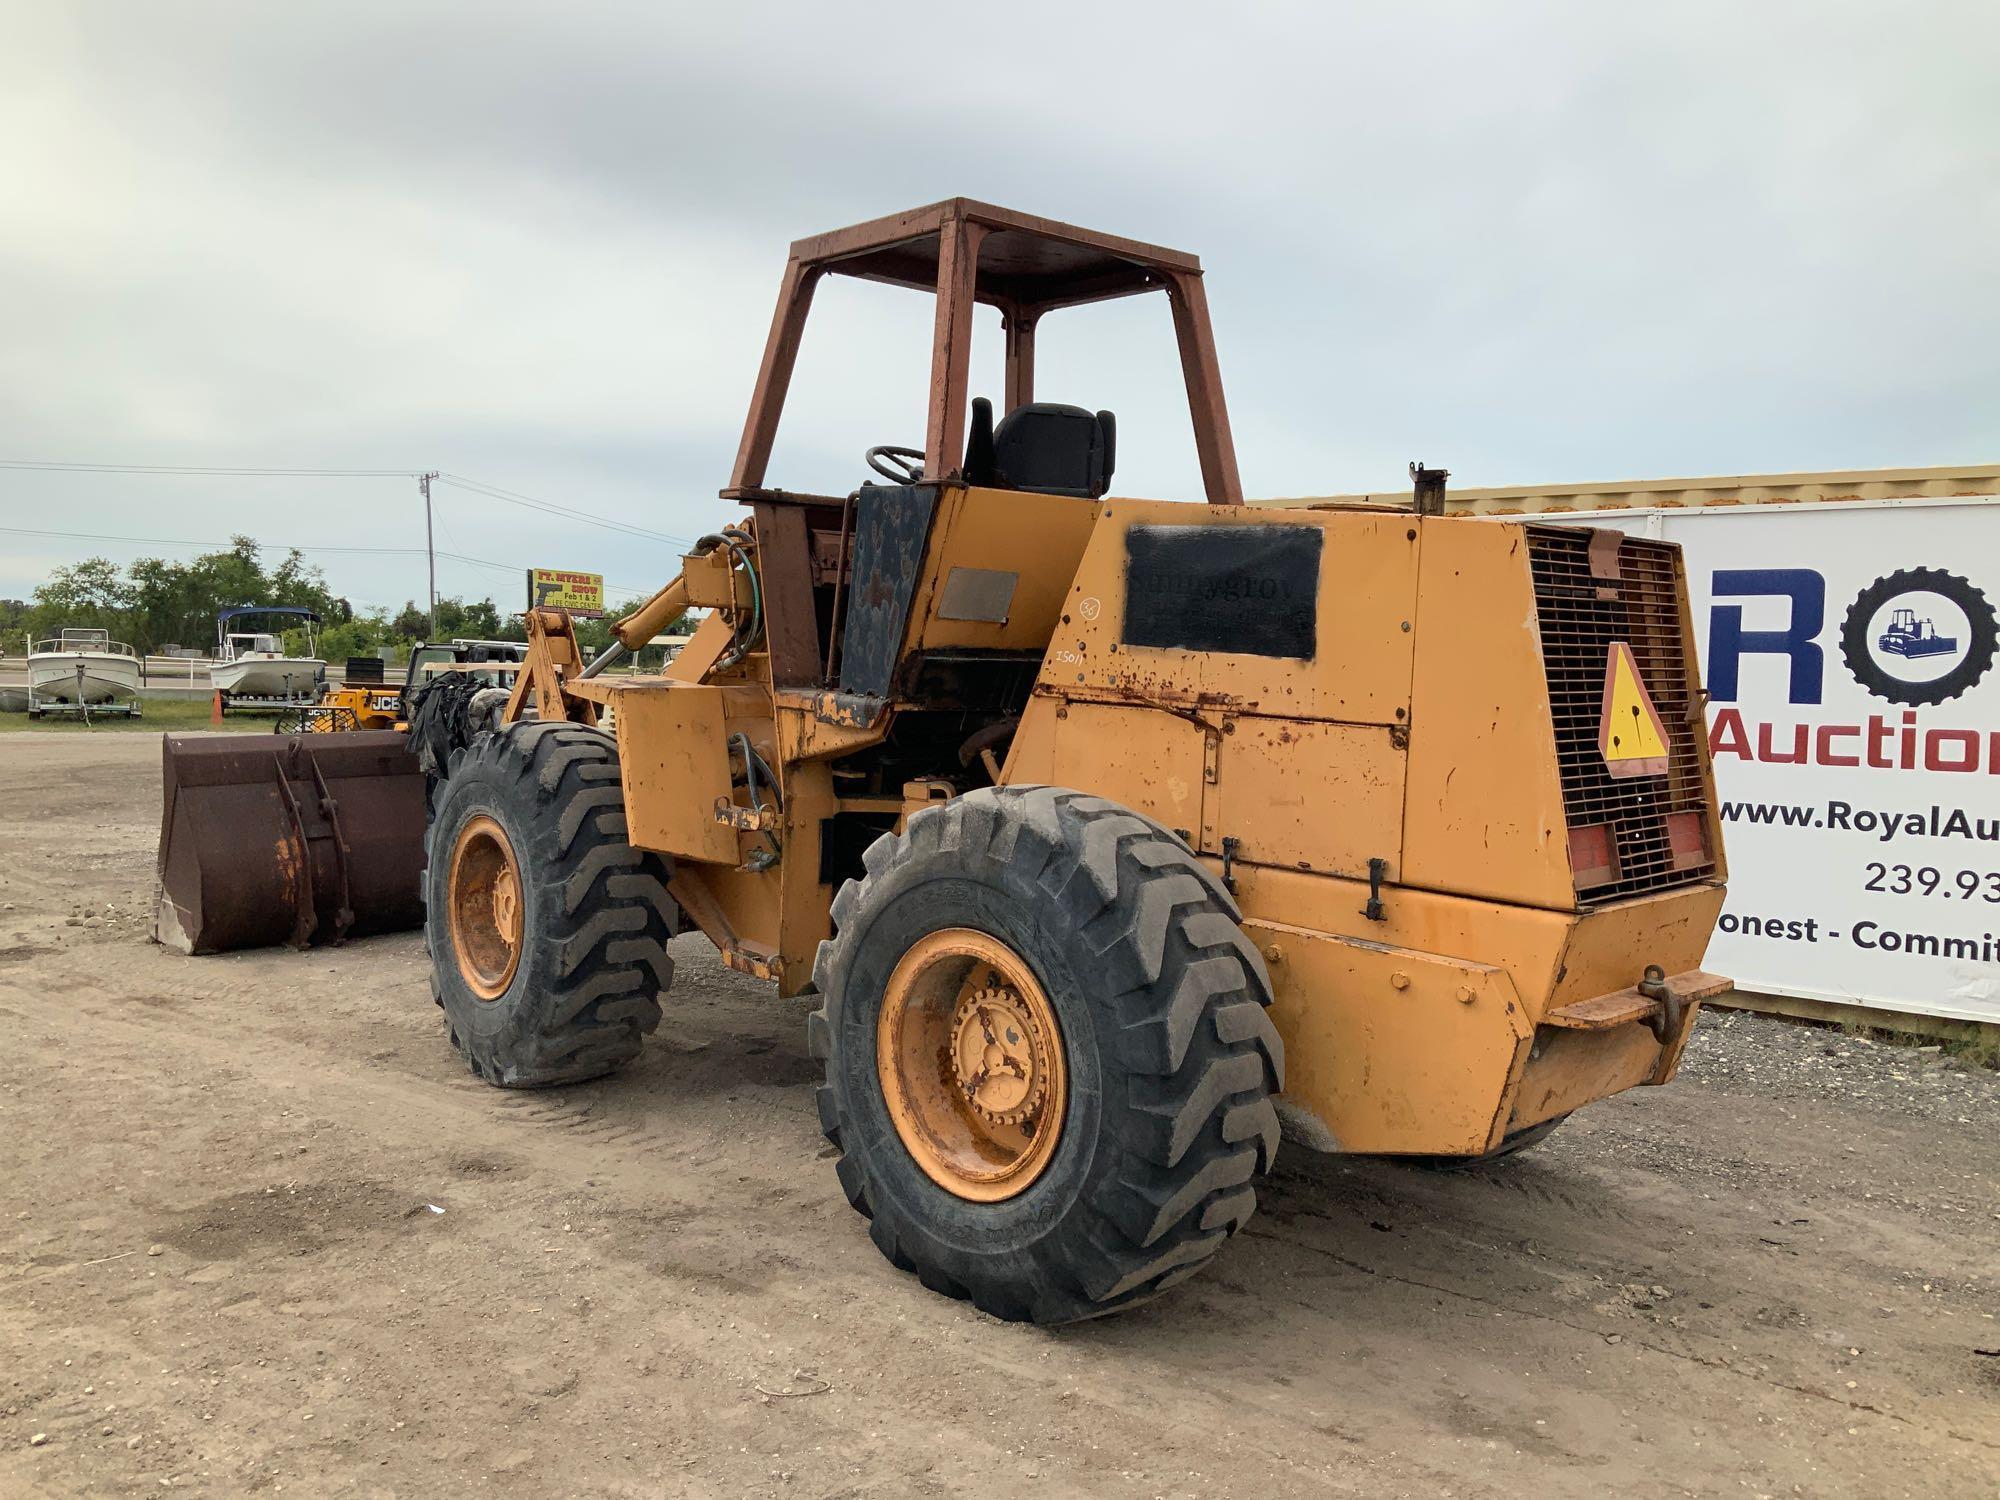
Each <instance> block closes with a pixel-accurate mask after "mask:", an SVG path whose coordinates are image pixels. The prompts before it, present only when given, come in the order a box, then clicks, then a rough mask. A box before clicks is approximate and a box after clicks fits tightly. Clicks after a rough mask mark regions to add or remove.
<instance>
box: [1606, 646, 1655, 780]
mask: <svg viewBox="0 0 2000 1500" xmlns="http://www.w3.org/2000/svg"><path fill="white" fill-rule="evenodd" d="M1597 748H1598V749H1599V750H1600V751H1602V752H1603V755H1604V768H1605V769H1606V770H1607V771H1609V772H1610V773H1611V774H1612V775H1613V776H1664V775H1665V774H1666V771H1667V759H1668V756H1669V754H1670V753H1671V752H1670V750H1669V749H1668V745H1667V726H1666V725H1665V723H1663V722H1662V721H1661V719H1660V711H1659V710H1658V709H1656V708H1654V707H1653V695H1652V694H1651V693H1649V692H1647V691H1646V684H1645V681H1644V679H1642V678H1641V677H1640V676H1639V663H1638V662H1637V661H1635V660H1633V657H1632V648H1631V647H1630V646H1628V645H1627V644H1626V643H1625V642H1623V641H1613V642H1612V643H1611V649H1610V651H1609V652H1607V653H1606V658H1605V663H1604V710H1603V713H1602V715H1601V716H1600V717H1599V719H1598V724H1597Z"/></svg>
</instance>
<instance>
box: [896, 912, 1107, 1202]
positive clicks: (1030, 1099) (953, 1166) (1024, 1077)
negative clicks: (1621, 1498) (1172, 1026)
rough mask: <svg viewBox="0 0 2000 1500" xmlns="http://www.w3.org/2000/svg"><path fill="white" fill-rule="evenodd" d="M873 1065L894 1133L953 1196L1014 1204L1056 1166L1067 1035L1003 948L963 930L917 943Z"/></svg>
mask: <svg viewBox="0 0 2000 1500" xmlns="http://www.w3.org/2000/svg"><path fill="white" fill-rule="evenodd" d="M875 1060H876V1070H877V1075H878V1077H879V1079H880V1081H881V1085H882V1098H883V1102H884V1104H885V1105H887V1107H888V1111H889V1118H890V1120H891V1122H892V1123H893V1124H894V1126H895V1128H896V1133H897V1135H898V1136H899V1137H900V1138H901V1140H902V1142H903V1145H904V1147H905V1148H906V1149H907V1150H908V1151H909V1153H910V1156H911V1157H912V1159H913V1160H915V1162H916V1163H917V1165H918V1166H919V1167H921V1168H922V1169H923V1171H924V1173H925V1175H926V1176H928V1177H929V1178H930V1179H931V1180H932V1181H933V1182H935V1183H937V1184H938V1185H939V1186H940V1187H942V1188H944V1189H946V1190H947V1191H948V1192H951V1193H953V1194H955V1195H957V1196H958V1197H961V1198H966V1199H970V1200H972V1201H973V1202H978V1203H992V1202H998V1201H1000V1200H1002V1199H1005V1198H1011V1197H1013V1196H1014V1195H1015V1194H1017V1193H1021V1192H1024V1191H1026V1190H1027V1188H1028V1187H1029V1186H1031V1185H1032V1184H1033V1183H1034V1182H1035V1180H1036V1179H1037V1178H1039V1177H1040V1176H1041V1174H1042V1173H1043V1171H1044V1170H1046V1169H1047V1167H1048V1165H1049V1162H1050V1161H1051V1160H1052V1159H1053V1158H1054V1156H1055V1149H1056V1144H1057V1141H1058V1140H1059V1139H1060V1137H1061V1134H1062V1127H1063V1114H1064V1110H1065V1106H1066V1104H1067V1101H1068V1064H1067V1061H1066V1058H1065V1055H1064V1050H1063V1038H1062V1031H1061V1028H1060V1026H1059V1025H1058V1024H1057V1021H1056V1013H1055V1008H1054V1006H1052V1005H1051V1004H1050V1003H1049V999H1048V997H1047V995H1045V994H1044V993H1043V992H1042V987H1041V984H1040V982H1039V981H1038V980H1037V979H1036V977H1035V974H1034V971H1033V970H1032V969H1031V968H1029V966H1028V964H1027V962H1026V961H1025V960H1024V959H1023V958H1022V957H1021V956H1020V955H1019V954H1018V953H1016V952H1015V951H1014V950H1013V949H1012V948H1010V947H1009V946H1008V945H1007V944H1005V943H1003V942H1002V941H1000V940H999V939H998V938H995V937H993V936H991V935H990V934H988V933H984V932H978V931H975V930H973V929H971V928H963V927H954V928H946V929H944V930H943V931H940V932H933V933H930V934H928V935H927V936H925V937H923V938H921V939H919V940H918V941H917V942H916V943H914V944H913V945H912V946H911V947H910V949H909V951H908V952H907V953H905V954H904V955H903V958H902V961H901V962H900V963H898V964H897V965H896V969H895V972H894V973H893V974H891V975H890V977H889V983H888V985H887V986H886V987H885V989H884V992H883V997H882V1011H881V1015H880V1017H879V1020H878V1022H877V1026H876V1048H875Z"/></svg>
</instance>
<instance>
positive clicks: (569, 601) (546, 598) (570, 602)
mask: <svg viewBox="0 0 2000 1500" xmlns="http://www.w3.org/2000/svg"><path fill="white" fill-rule="evenodd" d="M528 608H530V609H566V610H568V611H569V612H570V613H571V614H573V615H581V616H583V617H584V618H585V619H588V620H595V619H598V618H599V617H601V616H602V615H603V613H604V575H603V574H602V573H571V572H567V571H565V570H564V569H561V568H530V569H528Z"/></svg>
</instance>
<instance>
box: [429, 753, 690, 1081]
mask: <svg viewBox="0 0 2000 1500" xmlns="http://www.w3.org/2000/svg"><path fill="white" fill-rule="evenodd" d="M424 848H425V855H426V859H427V868H426V869H425V871H424V881H423V889H424V903H425V914H424V918H425V920H424V934H425V942H426V946H427V947H428V948H429V950H430V954H431V984H432V993H433V995H434V997H435V998H436V1000H437V1003H438V1004H439V1005H440V1006H441V1007H443V1009H444V1014H445V1025H446V1030H447V1032H448V1034H449V1035H450V1037H451V1042H452V1045H453V1046H454V1047H456V1048H457V1049H458V1051H459V1053H460V1054H461V1055H462V1056H463V1057H464V1058H465V1060H466V1063H467V1065H468V1066H470V1067H471V1069H472V1071H473V1072H474V1073H476V1074H478V1075H479V1077H481V1078H483V1079H485V1080H486V1081H487V1082H488V1083H491V1084H494V1085H495V1086H497V1087H500V1088H545V1087H548V1086H550V1085H552V1084H562V1083H577V1082H581V1081H582V1080H584V1079H587V1078H596V1077H600V1076H601V1075H603V1074H605V1073H609V1072H611V1071H612V1070H613V1069H615V1068H618V1067H621V1066H622V1065H624V1064H625V1063H628V1062H630V1061H631V1060H632V1059H633V1058H634V1057H636V1056H638V1054H639V1049H640V1047H641V1046H642V1044H643V1042H644V1039H645V1037H646V1035H647V1034H648V1033H650V1032H651V1031H652V1030H653V1029H654V1028H655V1027H657V1026H658V1025H659V1024H660V1003H659V997H660V995H662V994H663V993H665V991H666V989H667V987H668V985H669V984H670V983H671V982H672V979H673V960H672V959H670V958H669V957H668V956H667V942H668V940H669V939H670V938H672V936H673V935H674V926H675V908H674V904H673V901H672V899H671V898H670V897H669V896H668V895H667V888H666V879H667V873H668V872H667V870H666V869H665V867H664V864H663V862H662V860H661V858H660V856H658V855H654V854H650V853H647V852H645V851H643V850H640V849H635V848H633V847H632V845H631V843H630V842H629V841H628V840H627V839H626V836H625V808H624V793H623V791H622V790H621V788H620V784H619V778H618V753H617V748H616V746H615V745H614V744H613V742H612V741H611V739H610V738H609V737H608V736H606V735H603V734H600V733H599V732H598V731H596V730H594V729H586V728H583V727H581V726H579V725H575V724H567V723H549V724H520V725H516V726H514V727H512V728H510V729H508V730H506V731H504V732H502V733H499V734H490V735H483V736H481V737H480V738H479V739H478V740H477V741H475V742H474V743H473V744H472V745H471V746H470V747H469V748H466V749H463V750H460V751H457V752H456V753H455V754H454V755H453V756H452V760H451V766H450V773H449V775H448V776H447V778H446V779H445V781H444V782H443V783H442V785H441V786H440V787H439V788H438V789H437V795H436V802H435V812H434V815H433V816H432V818H431V822H430V827H429V830H428V832H427V833H426V836H425V845H424ZM454 882H456V884H454Z"/></svg>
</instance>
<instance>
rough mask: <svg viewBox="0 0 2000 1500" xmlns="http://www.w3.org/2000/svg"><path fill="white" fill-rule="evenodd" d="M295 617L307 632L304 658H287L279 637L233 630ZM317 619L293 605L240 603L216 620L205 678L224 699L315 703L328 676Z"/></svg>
mask: <svg viewBox="0 0 2000 1500" xmlns="http://www.w3.org/2000/svg"><path fill="white" fill-rule="evenodd" d="M265 617H269V618H273V619H295V620H298V621H300V622H302V623H303V624H304V626H305V632H306V654H305V655H304V656H287V655H285V643H284V639H283V637H281V636H280V635H277V634H275V633H272V632H268V631H256V630H232V629H231V628H230V627H231V626H232V625H238V624H241V623H242V622H243V621H244V620H246V619H261V618H265ZM318 624H319V616H318V615H317V614H316V613H314V612H313V611H312V610H309V609H298V608H294V607H291V606H276V605H258V604H245V605H239V606H238V607H236V608H235V609H225V610H224V611H222V613H221V614H219V615H217V616H216V617H215V660H214V661H213V662H211V663H210V664H209V668H208V680H209V682H210V683H212V684H213V685H214V687H215V689H216V691H217V692H219V693H221V694H222V696H223V698H224V699H225V700H241V701H245V702H261V703H311V702H314V701H317V699H318V698H319V694H320V687H321V684H322V683H323V681H324V680H325V677H326V662H325V660H324V659H323V658H322V657H320V656H317V655H315V654H314V653H315V651H316V650H317V645H316V638H315V632H314V627H316V626H317V625H318Z"/></svg>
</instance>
